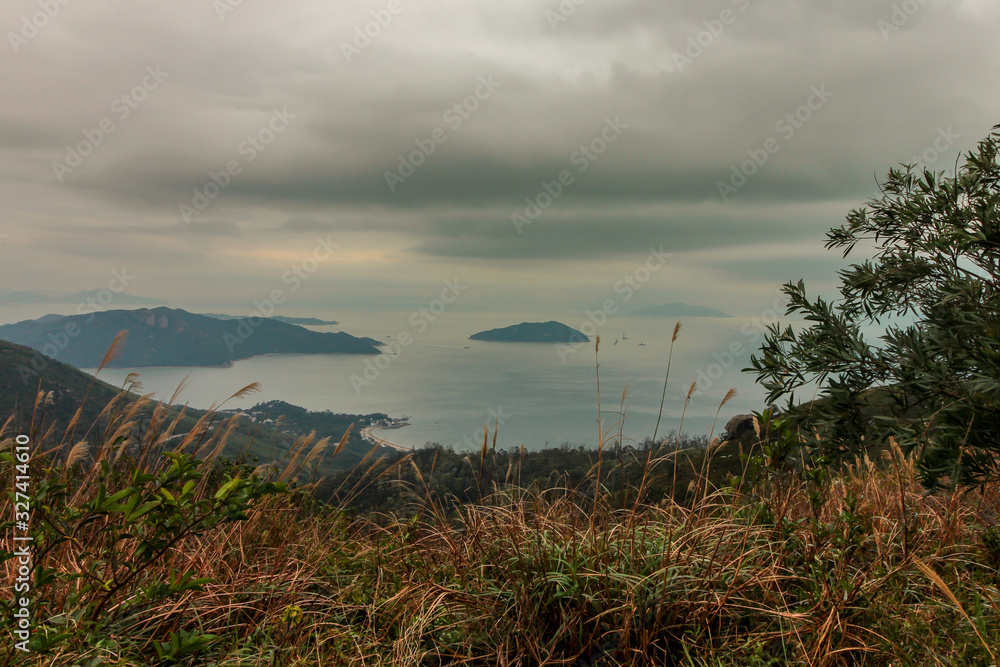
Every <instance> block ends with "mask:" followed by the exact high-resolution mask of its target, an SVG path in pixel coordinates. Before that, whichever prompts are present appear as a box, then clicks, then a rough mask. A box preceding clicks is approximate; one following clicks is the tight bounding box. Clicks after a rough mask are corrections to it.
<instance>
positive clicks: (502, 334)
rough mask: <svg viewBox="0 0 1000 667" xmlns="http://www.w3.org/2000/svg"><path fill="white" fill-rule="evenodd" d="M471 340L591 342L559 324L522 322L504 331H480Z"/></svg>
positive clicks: (580, 334)
mask: <svg viewBox="0 0 1000 667" xmlns="http://www.w3.org/2000/svg"><path fill="white" fill-rule="evenodd" d="M469 338H470V339H471V340H486V341H497V342H504V343H585V342H587V341H588V340H590V339H589V338H587V336H586V335H585V334H583V333H581V332H579V331H577V330H576V329H572V328H570V327H568V326H566V325H565V324H561V323H559V322H522V323H521V324H515V325H513V326H509V327H504V328H503V329H490V330H489V331H480V332H479V333H477V334H473V335H471V336H469Z"/></svg>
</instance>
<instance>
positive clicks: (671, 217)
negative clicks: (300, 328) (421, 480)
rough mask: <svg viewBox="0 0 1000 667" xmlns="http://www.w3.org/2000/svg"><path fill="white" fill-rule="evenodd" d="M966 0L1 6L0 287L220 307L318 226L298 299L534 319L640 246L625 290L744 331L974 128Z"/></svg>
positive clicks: (611, 274)
mask: <svg viewBox="0 0 1000 667" xmlns="http://www.w3.org/2000/svg"><path fill="white" fill-rule="evenodd" d="M998 6H1000V3H998V2H996V0H951V1H942V0H923V1H918V0H907V1H906V2H896V3H895V5H894V3H893V2H889V1H888V0H885V1H883V0H875V1H867V2H847V1H833V0H825V1H824V0H816V1H808V2H805V1H802V0H798V1H792V0H718V1H715V0H710V1H704V0H700V1H697V2H695V1H685V2H664V1H663V0H648V1H631V2H629V1H624V2H623V1H621V0H615V1H614V2H610V1H603V2H602V1H599V0H575V2H574V1H573V0H564V2H563V3H562V5H560V3H559V2H558V0H506V1H505V2H473V1H466V2H458V1H456V0H422V1H419V2H418V1H417V0H398V2H397V1H395V0H394V1H389V0H373V1H369V0H364V1H354V0H338V1H336V2H331V1H329V0H326V1H319V0H282V2H265V1H264V0H242V2H240V0H170V1H169V2H168V1H166V0H163V1H160V2H134V1H132V2H128V1H125V0H119V1H111V0H89V1H86V2H85V1H84V0H5V1H4V2H3V4H2V7H0V27H2V31H3V33H4V39H3V43H2V44H0V86H2V91H3V97H2V103H0V115H2V119H0V197H2V202H3V205H2V208H0V234H3V235H5V236H3V237H0V238H2V243H0V287H6V288H9V289H22V290H62V291H67V292H69V291H75V290H78V289H86V288H98V287H104V286H106V285H107V283H108V281H109V280H110V279H111V278H112V271H114V270H121V269H122V268H125V269H126V272H127V273H129V274H132V275H134V276H135V278H134V280H132V281H131V282H130V284H129V286H128V291H129V292H131V293H134V294H139V295H144V296H151V297H157V298H162V299H165V300H168V301H169V302H170V303H171V304H172V305H175V306H180V307H189V308H193V309H199V308H201V309H204V308H207V307H209V306H213V305H216V304H230V305H232V309H238V308H239V304H248V305H249V304H250V303H251V301H252V300H253V299H257V298H260V297H261V296H262V295H267V294H269V293H270V292H271V291H272V290H273V289H275V288H280V289H284V290H285V291H286V292H290V291H291V285H292V283H291V282H288V281H284V282H283V280H282V276H285V275H286V272H287V271H288V270H290V269H291V268H292V267H293V266H295V265H297V264H300V263H301V262H302V261H303V260H305V259H306V258H307V257H311V256H314V253H317V255H318V256H320V257H321V258H322V257H323V256H325V253H326V251H325V250H323V249H322V248H321V246H320V245H318V241H317V239H323V240H324V241H325V242H327V243H334V244H338V247H337V248H336V249H335V250H334V251H333V252H332V255H331V256H330V258H329V259H328V260H326V261H322V262H318V263H317V264H316V266H314V267H312V268H314V269H315V270H314V271H313V272H312V273H309V274H307V275H308V276H309V278H308V280H307V281H305V282H304V283H303V285H302V287H301V288H300V289H298V290H295V294H293V295H292V294H290V296H291V297H294V298H293V301H295V302H296V303H298V304H299V305H307V304H316V303H328V304H329V303H332V304H336V306H337V307H344V308H358V307H361V306H362V305H367V306H370V307H372V308H383V309H390V308H411V307H413V306H415V305H419V304H420V303H426V301H427V300H428V299H429V298H433V296H434V295H435V294H436V293H437V292H438V291H440V286H441V283H442V281H443V280H445V279H451V278H456V277H458V278H460V279H461V280H463V281H465V282H466V283H468V284H470V286H472V287H474V288H475V289H470V290H469V292H468V296H467V297H466V299H467V305H468V307H470V308H474V309H478V310H488V309H490V308H502V309H504V310H507V311H510V310H512V309H514V308H519V309H523V310H524V311H526V312H525V314H526V315H537V314H542V313H543V312H544V311H545V309H546V308H547V307H549V306H550V305H552V304H558V305H559V306H560V307H566V306H575V305H579V306H580V307H583V306H586V305H587V304H589V303H592V302H593V301H594V300H599V299H602V298H604V297H605V296H606V295H608V294H609V293H611V292H612V288H613V286H614V285H615V284H616V282H617V281H618V280H620V279H621V278H622V276H623V275H627V274H630V273H632V272H633V271H634V270H636V268H637V267H639V266H640V265H642V264H643V263H645V262H646V260H647V258H648V256H649V252H650V251H649V248H650V247H655V248H657V249H659V248H660V246H662V247H663V251H664V252H666V253H672V256H671V258H670V260H669V261H668V262H667V265H666V266H665V267H664V268H663V269H662V270H660V271H658V272H657V273H656V274H655V276H654V278H653V279H652V281H651V282H650V284H649V288H648V289H647V290H645V291H644V292H643V293H642V294H641V304H639V305H643V306H645V305H651V304H655V303H662V302H667V301H685V302H688V303H696V304H701V305H707V306H713V307H717V308H722V309H724V310H728V311H730V312H733V313H734V314H746V315H751V314H753V311H755V310H758V309H759V308H760V306H762V305H764V304H766V303H770V301H771V297H770V296H769V295H771V294H773V291H774V289H775V288H776V287H777V286H778V285H779V284H780V283H781V282H784V281H785V280H789V279H798V278H805V279H807V281H810V282H812V283H813V284H815V285H817V287H819V286H823V285H827V286H828V285H829V284H831V279H832V278H833V276H834V271H835V270H836V268H837V266H838V265H839V264H838V261H837V260H838V257H837V256H836V255H834V254H833V253H830V252H829V251H826V250H824V249H823V234H824V232H825V230H826V229H827V228H829V227H830V226H833V225H837V224H839V223H840V222H841V221H843V219H844V217H845V216H846V214H847V213H848V212H849V211H850V210H851V209H852V208H855V207H857V206H859V205H860V204H862V203H863V202H864V201H865V200H866V199H868V198H869V197H871V196H873V195H874V194H875V193H877V188H876V176H878V177H881V176H882V175H883V174H884V173H885V171H886V170H887V169H888V168H889V167H890V166H892V165H894V164H896V163H899V162H906V161H910V160H912V159H913V158H915V157H918V156H923V157H922V158H921V159H930V160H931V161H933V164H931V166H932V167H933V168H935V169H942V170H950V169H952V168H953V166H954V161H955V158H956V156H957V155H958V152H959V151H967V150H968V149H970V148H971V147H972V146H974V144H975V142H976V141H977V140H979V139H981V138H982V137H983V136H985V135H986V134H987V133H988V132H989V130H990V128H991V127H992V126H993V125H994V124H997V123H1000V86H998V80H1000V79H998V74H1000V40H998V39H997V35H998V34H1000V9H998ZM46 12H47V13H46ZM48 14H51V16H49V15H48ZM39 26H40V27H39ZM366 33H367V34H366ZM456 105H458V107H456ZM431 147H433V152H431V150H430V148H431ZM415 151H416V153H415ZM84 153H86V155H83V154H84ZM401 157H402V158H403V159H404V160H405V162H406V163H407V164H404V165H402V166H401ZM754 157H756V159H757V162H758V163H762V164H759V165H758V164H757V163H753V162H747V161H748V160H752V159H753V158H754ZM415 163H419V164H415ZM411 167H412V170H411ZM734 167H735V169H736V171H737V173H738V175H734V171H733V170H734ZM227 169H230V172H227ZM740 172H742V173H740ZM212 173H214V174H215V178H216V181H218V182H219V183H220V184H221V185H223V186H224V187H216V186H215V184H213V182H212V180H211V176H210V174H212ZM746 173H749V174H750V175H749V176H746V175H745V174H746ZM560 176H561V177H562V178H563V183H560V182H559V180H560ZM744 181H745V182H744ZM545 184H547V187H546V185H545ZM720 184H725V185H720ZM547 190H548V192H547ZM196 191H197V192H198V193H201V194H196ZM553 193H554V194H557V195H558V196H554V197H553ZM210 195H211V196H210ZM201 197H204V198H203V199H202V198H201ZM526 199H529V200H533V201H534V202H535V204H536V205H538V204H540V205H546V208H545V209H544V210H539V211H535V210H534V209H533V208H531V207H530V206H529V204H528V203H527V202H526V201H525V200H526ZM553 199H554V201H553ZM549 202H551V205H548V203H549ZM526 209H527V210H526ZM536 213H540V215H537V216H536V219H534V220H530V217H533V216H535V214H536ZM512 216H513V218H512ZM519 216H523V217H519ZM519 220H520V222H519ZM307 265H308V262H307ZM639 300H640V299H638V298H637V301H639ZM322 314H328V313H326V312H324V313H322Z"/></svg>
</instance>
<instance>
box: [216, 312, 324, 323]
mask: <svg viewBox="0 0 1000 667" xmlns="http://www.w3.org/2000/svg"><path fill="white" fill-rule="evenodd" d="M199 314H200V315H204V316H205V317H214V318H215V319H217V320H242V319H244V318H245V317H246V315H225V314H223V313H199ZM267 319H269V320H274V321H276V322H284V323H285V324H298V325H299V326H324V325H332V324H340V322H337V321H336V320H320V319H317V318H315V317H284V316H282V315H272V316H271V317H269V318H267Z"/></svg>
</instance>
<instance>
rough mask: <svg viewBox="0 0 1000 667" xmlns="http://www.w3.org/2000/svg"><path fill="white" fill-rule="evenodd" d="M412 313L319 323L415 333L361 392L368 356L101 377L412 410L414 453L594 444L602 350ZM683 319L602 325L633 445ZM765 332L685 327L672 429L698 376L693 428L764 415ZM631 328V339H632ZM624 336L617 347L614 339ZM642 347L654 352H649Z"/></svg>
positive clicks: (190, 390)
mask: <svg viewBox="0 0 1000 667" xmlns="http://www.w3.org/2000/svg"><path fill="white" fill-rule="evenodd" d="M51 309H52V307H48V308H47V309H46V308H44V307H42V308H41V309H40V310H41V311H46V312H47V310H51ZM26 312H27V314H25V313H26ZM41 314H43V313H42V312H38V313H34V312H28V311H25V310H24V309H21V310H19V311H18V312H17V313H15V312H14V311H12V310H11V309H9V308H8V309H4V312H3V313H0V315H2V316H3V317H4V319H5V320H6V321H16V320H17V319H24V318H25V317H38V316H40V315H41ZM283 314H285V313H283ZM287 314H299V313H287ZM302 314H303V315H308V314H309V313H302ZM407 317H408V313H404V314H378V315H372V314H367V313H366V314H363V315H362V314H358V315H350V314H340V315H339V317H337V319H338V320H340V322H341V323H340V325H338V326H336V327H312V328H313V329H315V330H318V331H323V330H341V329H342V330H345V331H347V332H349V333H351V334H353V335H357V336H370V337H372V338H375V339H378V340H382V341H386V342H387V343H388V342H392V340H394V338H395V337H396V336H397V335H399V334H400V333H401V332H403V331H407V332H409V333H410V334H411V335H412V336H413V338H414V343H413V344H412V345H410V346H409V347H407V348H404V349H403V350H402V352H401V353H400V354H397V355H394V356H389V357H388V358H386V359H382V360H381V365H382V366H384V367H385V368H384V369H383V370H378V372H377V374H376V372H375V370H373V368H371V367H370V368H369V370H368V379H369V380H370V381H371V384H370V385H364V386H360V387H358V388H356V387H355V386H354V385H352V382H351V376H352V375H354V376H356V377H357V378H364V373H365V369H366V361H367V360H371V361H373V362H374V361H375V358H374V357H363V356H353V355H351V356H347V355H344V356H341V355H322V356H321V355H270V356H264V357H257V358H254V359H248V360H244V361H240V362H237V363H236V364H235V365H234V366H232V367H230V368H144V369H105V370H104V371H102V372H101V374H100V377H101V378H102V379H103V380H105V381H107V382H110V383H112V384H115V385H120V384H121V383H122V381H123V380H124V378H125V376H126V375H127V374H128V373H129V372H130V371H131V370H136V371H138V372H139V373H140V374H141V376H142V382H143V385H144V388H145V391H147V392H155V393H156V396H157V398H161V399H167V398H169V397H170V395H171V394H172V393H173V391H174V389H175V388H176V387H177V386H178V384H180V382H181V381H182V380H183V379H184V377H185V376H188V375H189V376H190V377H189V384H188V386H187V388H186V389H185V390H184V391H183V393H182V394H181V396H180V399H179V400H180V402H186V403H188V404H190V405H191V406H193V407H197V408H207V407H209V406H210V405H212V404H213V403H219V402H221V401H223V400H225V399H226V398H227V397H228V396H229V395H230V394H232V393H233V392H235V391H237V390H238V389H240V388H241V387H243V386H245V385H247V384H249V383H251V382H260V383H261V384H262V390H261V391H260V392H258V393H256V394H252V395H251V396H250V397H248V398H245V399H241V400H234V401H230V402H228V403H227V404H226V407H249V406H251V405H253V404H255V403H257V402H260V401H267V400H272V399H281V400H284V401H287V402H289V403H293V404H296V405H301V406H303V407H306V408H308V409H310V410H332V411H334V412H349V413H370V412H385V413H388V414H389V415H390V416H392V417H402V416H404V415H405V416H407V417H409V418H410V421H411V422H412V425H411V426H408V427H405V428H402V429H398V430H393V431H387V432H383V433H381V435H383V436H384V437H387V438H388V439H390V440H391V441H393V442H396V443H399V444H401V445H405V446H420V445H422V444H424V443H426V442H429V441H432V442H440V443H442V444H449V445H454V446H455V447H456V448H471V447H474V446H475V443H476V442H477V438H478V442H479V443H481V442H482V428H483V425H484V423H486V422H487V421H489V422H490V424H491V432H492V424H493V423H494V421H495V420H496V419H499V421H500V434H499V438H498V440H497V446H498V447H508V448H512V447H516V446H520V445H522V444H523V445H525V446H526V447H528V448H529V449H533V448H540V447H542V446H544V445H545V444H546V443H548V444H559V443H562V442H570V443H574V444H588V445H593V444H596V442H597V437H598V436H597V433H598V426H597V410H598V402H597V399H598V386H597V381H596V375H595V368H594V349H593V343H590V344H589V345H587V346H584V347H581V348H580V349H578V350H577V351H576V352H575V353H571V354H568V355H564V356H565V363H564V362H563V359H561V358H560V355H559V353H558V350H557V348H556V346H554V345H551V344H528V343H485V342H477V341H470V340H468V336H469V335H470V334H472V333H475V332H477V331H480V330H483V329H489V328H494V327H499V326H506V325H508V324H515V323H517V322H520V321H521V320H522V319H524V318H523V317H519V316H517V315H504V316H497V315H481V314H476V315H468V314H462V313H448V314H446V316H444V317H442V318H441V319H440V320H438V321H437V322H435V323H433V324H431V325H430V326H429V327H428V328H427V329H426V331H424V332H422V333H421V332H419V329H417V328H415V327H413V326H411V325H410V324H409V323H408V321H407ZM552 317H553V318H554V319H559V320H560V321H562V322H563V323H565V324H568V325H569V326H573V327H576V328H580V326H581V325H582V324H583V322H584V320H583V319H582V318H581V317H580V315H579V314H578V313H577V314H573V313H567V314H553V315H552ZM536 319H537V318H536ZM674 321H675V319H662V320H661V319H649V318H627V317H622V316H616V317H614V318H613V319H612V320H611V321H610V322H609V323H608V324H607V325H605V326H604V327H603V328H601V330H600V334H601V348H600V397H601V408H602V410H603V414H602V416H603V419H604V428H605V430H608V429H611V428H612V426H613V425H614V424H615V422H616V421H617V420H618V415H617V414H616V412H617V411H618V410H619V407H620V405H621V399H622V392H623V390H625V389H626V387H627V388H628V395H627V397H626V410H625V424H624V435H625V437H626V439H634V440H641V439H642V438H644V437H646V436H649V435H652V432H653V428H654V425H655V423H656V415H657V411H658V409H659V404H660V395H661V392H662V389H663V375H664V371H665V369H666V362H667V354H668V351H669V347H670V334H671V331H672V329H673V324H674ZM758 323H759V320H758V321H757V322H754V321H753V320H751V319H744V318H730V319H707V318H683V326H684V328H683V330H682V331H681V334H680V337H679V339H678V341H677V343H676V345H675V350H674V360H673V367H672V369H671V379H670V384H669V385H668V387H667V399H666V404H665V406H664V414H663V420H662V422H661V425H660V430H661V432H664V431H669V430H671V429H675V428H677V427H678V425H679V422H680V414H681V409H682V407H683V405H684V395H685V394H686V392H687V390H688V387H689V386H690V385H691V382H692V381H693V380H695V379H696V378H697V377H698V374H699V371H701V372H702V373H703V374H704V375H702V378H703V380H704V379H708V380H711V382H710V383H707V382H706V383H704V384H703V386H704V390H703V391H701V392H699V393H698V394H697V395H696V396H695V397H694V398H693V399H692V402H691V404H690V406H689V407H688V410H687V414H686V417H685V419H684V425H683V431H684V432H685V433H689V434H692V435H697V434H707V433H708V431H709V430H710V429H711V427H712V421H713V419H714V418H715V412H716V409H717V408H718V405H719V401H720V400H722V397H723V396H724V395H725V393H726V392H727V391H728V390H729V389H730V388H736V389H737V390H738V392H739V395H738V396H737V398H735V399H733V400H732V401H731V402H730V403H728V404H727V405H726V406H725V407H724V408H723V410H722V414H721V415H720V417H719V421H720V424H719V425H718V426H717V427H716V432H718V431H720V430H721V429H722V427H723V426H724V425H725V423H726V421H727V420H728V418H729V417H731V416H732V415H734V414H738V413H742V412H749V411H750V410H758V409H760V408H761V407H762V404H763V398H764V392H763V391H762V390H760V389H759V388H757V387H756V386H755V385H754V384H753V381H752V376H750V375H748V374H743V373H740V372H739V369H740V368H743V367H744V366H746V365H747V362H748V358H749V354H750V352H751V351H752V350H755V349H756V348H757V345H756V342H757V341H758V340H759V334H758V333H757V332H758V331H759V329H758V327H757V324H758ZM623 333H624V334H625V335H627V337H628V340H621V337H622V334H623ZM616 339H619V342H618V343H617V344H614V341H615V340H616ZM640 342H643V343H645V345H644V346H640V345H639V343H640ZM733 349H735V350H737V352H739V351H740V350H742V354H740V353H738V354H737V355H735V358H734V359H733V360H732V361H729V357H728V354H729V352H730V351H731V350H733ZM387 362H388V363H387ZM724 364H726V365H727V366H728V367H726V368H724V367H723V365H724ZM615 430H617V427H615ZM474 434H475V435H474ZM491 437H492V435H491Z"/></svg>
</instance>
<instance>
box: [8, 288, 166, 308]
mask: <svg viewBox="0 0 1000 667" xmlns="http://www.w3.org/2000/svg"><path fill="white" fill-rule="evenodd" d="M102 292H105V293H109V294H111V298H112V301H111V303H113V304H114V305H116V306H165V305H166V303H167V302H166V301H161V300H159V299H149V298H146V297H144V296H133V295H131V294H126V293H125V292H112V291H111V290H97V289H92V290H83V291H81V292H74V293H73V294H65V295H62V296H50V295H48V294H39V293H38V292H18V291H13V290H7V291H5V292H2V293H0V304H4V305H13V304H19V305H20V304H45V303H51V304H86V303H88V302H89V301H91V300H93V301H97V303H102V301H101V299H103V298H106V296H105V295H102ZM104 303H107V302H104Z"/></svg>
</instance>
